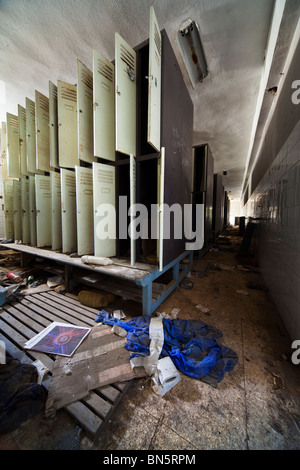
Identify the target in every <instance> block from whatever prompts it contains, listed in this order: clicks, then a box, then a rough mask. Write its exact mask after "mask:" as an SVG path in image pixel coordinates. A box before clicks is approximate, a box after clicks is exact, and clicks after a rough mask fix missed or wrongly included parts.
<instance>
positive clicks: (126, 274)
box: [3, 243, 157, 281]
mask: <svg viewBox="0 0 300 470" xmlns="http://www.w3.org/2000/svg"><path fill="white" fill-rule="evenodd" d="M3 246H5V247H7V248H10V249H13V250H16V251H21V252H24V253H28V254H30V255H33V256H39V257H42V258H46V259H50V260H51V261H56V262H57V263H61V264H68V265H70V266H74V267H77V268H84V269H87V270H90V271H94V272H98V273H102V274H105V275H108V276H112V277H117V278H119V277H120V278H122V279H127V280H131V281H136V280H142V279H143V278H144V277H145V276H148V275H149V274H151V273H152V272H154V271H155V270H156V269H157V268H156V266H153V267H152V268H150V267H148V270H144V269H139V268H138V267H137V266H135V267H127V266H126V267H125V266H119V265H117V264H116V265H115V264H110V265H108V266H100V265H97V266H95V265H93V266H92V265H88V264H84V263H82V261H81V259H80V258H71V257H70V256H69V255H66V254H64V253H56V252H53V251H51V250H46V249H44V248H35V247H33V246H27V245H22V244H18V245H16V244H14V243H3ZM112 260H114V258H112Z"/></svg>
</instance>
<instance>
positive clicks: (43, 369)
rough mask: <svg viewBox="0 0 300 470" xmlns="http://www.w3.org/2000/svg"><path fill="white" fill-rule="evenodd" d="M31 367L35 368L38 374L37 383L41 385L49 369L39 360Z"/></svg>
mask: <svg viewBox="0 0 300 470" xmlns="http://www.w3.org/2000/svg"><path fill="white" fill-rule="evenodd" d="M32 365H33V366H34V367H35V368H36V370H37V372H38V379H37V383H38V384H41V383H42V382H43V379H44V376H45V375H46V374H47V373H48V372H49V369H48V368H47V367H46V366H45V365H44V364H43V363H42V362H41V361H40V360H39V359H37V360H36V361H34V362H33V363H32Z"/></svg>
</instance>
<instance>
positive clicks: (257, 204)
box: [244, 44, 300, 340]
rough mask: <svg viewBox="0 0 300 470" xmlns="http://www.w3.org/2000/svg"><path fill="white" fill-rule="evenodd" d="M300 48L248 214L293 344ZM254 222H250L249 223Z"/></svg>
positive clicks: (297, 310) (299, 270)
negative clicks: (296, 85)
mask: <svg viewBox="0 0 300 470" xmlns="http://www.w3.org/2000/svg"><path fill="white" fill-rule="evenodd" d="M299 54H300V45H299V44H298V47H297V48H296V51H295V54H294V58H293V60H292V62H291V65H290V68H289V71H288V72H287V76H286V79H285V81H284V83H283V88H282V90H281V93H280V95H279V96H278V101H277V104H276V108H275V111H274V114H273V117H272V120H271V122H270V125H269V128H268V130H267V133H266V136H265V139H264V144H263V146H262V148H261V152H260V155H259V158H258V160H257V163H256V165H255V167H254V170H253V173H252V193H251V195H250V197H249V199H248V201H247V203H246V205H245V206H244V214H245V215H246V216H247V217H250V216H251V217H254V218H255V219H256V223H257V231H256V232H257V240H258V252H257V255H258V260H259V264H260V268H261V271H262V274H263V277H264V280H265V282H266V284H267V286H268V288H269V291H270V294H271V296H272V298H273V300H274V302H275V304H276V306H277V308H278V310H279V313H280V315H281V317H282V319H283V321H284V323H285V325H286V328H287V330H288V332H289V334H290V336H291V339H292V340H294V339H300V122H299V121H300V99H299V98H300V93H299V94H298V101H299V104H295V103H293V101H292V94H293V92H294V91H295V90H294V89H293V88H292V84H293V82H294V81H295V80H300V61H299ZM247 220H248V219H247Z"/></svg>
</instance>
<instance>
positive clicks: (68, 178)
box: [66, 175, 76, 188]
mask: <svg viewBox="0 0 300 470" xmlns="http://www.w3.org/2000/svg"><path fill="white" fill-rule="evenodd" d="M66 186H71V187H72V188H75V186H76V183H75V179H74V177H73V176H68V175H67V176H66Z"/></svg>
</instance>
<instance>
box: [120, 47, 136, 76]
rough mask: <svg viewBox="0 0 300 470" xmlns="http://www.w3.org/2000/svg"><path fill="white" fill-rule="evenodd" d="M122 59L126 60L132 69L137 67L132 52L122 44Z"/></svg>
mask: <svg viewBox="0 0 300 470" xmlns="http://www.w3.org/2000/svg"><path fill="white" fill-rule="evenodd" d="M120 58H121V60H123V62H125V64H126V65H128V67H130V68H131V69H132V70H134V69H135V60H134V57H133V55H132V54H130V52H129V51H128V50H127V49H125V47H124V46H123V45H122V44H121V55H120Z"/></svg>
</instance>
